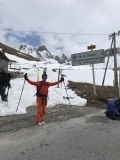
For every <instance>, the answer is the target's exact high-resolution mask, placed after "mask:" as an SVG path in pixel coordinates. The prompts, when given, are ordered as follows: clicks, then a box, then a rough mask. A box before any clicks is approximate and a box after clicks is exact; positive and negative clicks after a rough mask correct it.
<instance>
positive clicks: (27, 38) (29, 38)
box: [5, 31, 44, 47]
mask: <svg viewBox="0 0 120 160" xmlns="http://www.w3.org/2000/svg"><path fill="white" fill-rule="evenodd" d="M10 37H14V38H17V39H18V40H19V41H20V42H21V44H22V43H24V44H25V43H26V44H28V45H32V46H34V47H38V46H41V45H43V44H44V39H42V38H41V36H40V35H37V34H35V33H30V34H28V35H26V34H25V33H24V35H23V36H20V35H19V34H16V33H15V32H11V31H9V32H7V33H6V34H5V39H6V40H7V41H9V38H10Z"/></svg>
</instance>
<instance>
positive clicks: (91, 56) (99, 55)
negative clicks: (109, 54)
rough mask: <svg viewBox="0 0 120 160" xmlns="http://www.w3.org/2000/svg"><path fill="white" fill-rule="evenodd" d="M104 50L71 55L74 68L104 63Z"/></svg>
mask: <svg viewBox="0 0 120 160" xmlns="http://www.w3.org/2000/svg"><path fill="white" fill-rule="evenodd" d="M104 58H105V57H104V50H103V49H101V50H94V51H89V52H83V53H75V54H72V55H71V61H72V65H73V66H77V65H78V66H79V65H87V64H96V63H104Z"/></svg>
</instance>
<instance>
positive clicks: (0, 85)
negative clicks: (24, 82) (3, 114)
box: [0, 67, 11, 101]
mask: <svg viewBox="0 0 120 160" xmlns="http://www.w3.org/2000/svg"><path fill="white" fill-rule="evenodd" d="M10 79H11V74H10V73H6V72H5V70H4V67H1V68H0V96H1V99H2V101H7V95H6V94H5V91H6V88H7V87H8V88H10Z"/></svg>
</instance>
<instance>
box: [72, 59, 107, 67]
mask: <svg viewBox="0 0 120 160" xmlns="http://www.w3.org/2000/svg"><path fill="white" fill-rule="evenodd" d="M104 62H105V59H104V58H100V59H91V60H84V61H74V62H72V66H80V65H88V64H97V63H104Z"/></svg>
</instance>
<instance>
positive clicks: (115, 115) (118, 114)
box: [105, 98, 120, 120]
mask: <svg viewBox="0 0 120 160" xmlns="http://www.w3.org/2000/svg"><path fill="white" fill-rule="evenodd" d="M105 114H106V117H109V118H110V119H112V120H117V119H119V120H120V98H118V99H113V100H110V101H109V102H108V105H107V108H106V112H105Z"/></svg>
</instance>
